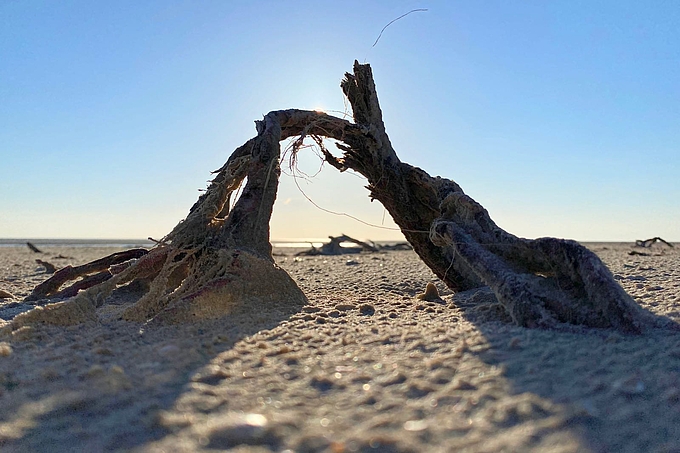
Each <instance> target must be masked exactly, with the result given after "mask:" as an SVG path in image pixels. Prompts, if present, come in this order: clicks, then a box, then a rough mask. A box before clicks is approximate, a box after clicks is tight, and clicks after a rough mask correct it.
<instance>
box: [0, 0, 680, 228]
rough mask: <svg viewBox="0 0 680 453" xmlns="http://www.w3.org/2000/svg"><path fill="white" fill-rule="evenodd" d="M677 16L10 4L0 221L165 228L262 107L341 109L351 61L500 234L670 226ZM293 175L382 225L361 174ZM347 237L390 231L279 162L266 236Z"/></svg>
mask: <svg viewBox="0 0 680 453" xmlns="http://www.w3.org/2000/svg"><path fill="white" fill-rule="evenodd" d="M415 8H427V9H428V11H427V12H416V13H412V14H410V15H408V16H406V17H404V18H402V19H400V20H398V21H396V22H394V23H393V24H392V25H390V26H389V27H388V28H387V29H386V30H385V31H384V33H383V35H382V37H381V38H380V41H379V42H378V43H377V45H375V47H372V45H373V43H374V41H375V40H376V38H377V37H378V34H379V33H380V31H381V29H382V28H383V27H384V26H385V25H386V24H387V23H388V22H390V21H391V20H393V19H395V18H397V17H398V16H400V15H402V14H404V13H406V12H408V11H410V10H412V9H415ZM679 24H680V2H676V1H655V2H638V1H628V0H616V1H598V2H591V1H551V2H544V1H537V0H536V1H524V2H507V1H488V2H478V1H426V0H422V1H412V0H403V1H402V0H391V1H367V0H361V1H355V0H349V1H344V2H336V1H251V2H246V1H226V0H225V1H171V0H167V1H160V0H159V1H152V0H148V1H141V2H140V1H116V2H91V1H77V0H76V1H62V2H50V1H31V0H26V1H9V0H8V1H3V2H0V238H145V237H148V236H151V237H155V238H160V237H162V236H164V235H165V234H166V233H168V232H169V231H170V230H171V229H172V227H173V226H174V225H175V224H176V223H177V222H178V221H180V220H181V219H182V218H183V217H184V216H185V215H186V213H187V212H188V209H189V208H190V207H191V205H192V204H193V203H194V202H195V201H196V199H197V197H198V196H199V195H200V192H199V189H204V188H205V187H206V185H207V184H206V183H207V181H208V179H209V178H210V171H211V170H214V169H217V168H219V167H220V166H221V165H222V164H223V163H224V161H226V159H227V158H228V157H229V155H230V153H231V152H232V151H233V150H234V149H235V148H236V147H238V146H240V145H241V144H243V143H244V142H245V141H246V140H247V139H249V138H250V137H252V136H254V135H255V133H256V132H255V128H254V123H253V121H254V120H257V119H260V118H261V117H262V115H264V114H266V113H267V112H269V111H271V110H278V109H285V108H303V109H323V110H326V111H329V112H330V113H334V111H339V112H342V111H344V110H346V106H345V103H344V100H343V96H342V92H341V90H340V88H339V82H340V80H341V78H342V76H343V74H344V72H345V71H351V69H352V64H353V61H354V60H355V59H357V60H359V61H360V62H367V63H370V64H371V66H372V68H373V73H374V77H375V81H376V86H377V90H378V95H379V99H380V102H381V106H382V110H383V115H384V120H385V124H386V127H387V132H388V134H389V135H390V137H391V141H392V144H393V146H394V148H395V149H396V151H397V153H398V155H399V157H400V158H401V159H402V160H403V161H405V162H408V163H411V164H413V165H416V166H419V167H421V168H423V169H424V170H426V171H427V172H429V173H430V174H432V175H441V176H444V177H447V178H450V179H453V180H455V181H456V182H458V183H459V184H460V185H461V186H462V187H463V189H464V190H465V192H466V193H467V194H469V195H470V196H472V197H473V198H475V199H476V200H477V201H479V202H480V203H482V204H483V205H484V206H485V207H486V208H487V210H488V211H489V213H490V215H491V217H492V218H493V219H494V220H495V221H496V223H497V224H499V226H501V227H502V228H504V229H506V230H507V231H509V232H511V233H513V234H516V235H519V236H523V237H540V236H556V237H568V238H574V239H577V240H583V241H587V240H590V241H601V240H613V241H630V240H634V239H645V238H648V237H653V236H661V237H663V238H665V239H667V240H671V241H680V203H679V201H680V182H678V174H679V173H680V165H679V164H678V157H679V156H680V26H679ZM335 114H338V115H340V114H341V113H335ZM300 159H301V162H300V167H301V169H302V170H305V171H306V172H307V173H314V172H315V170H316V168H317V167H318V165H319V161H318V158H316V157H315V156H314V154H313V153H312V152H311V151H309V150H308V151H307V152H305V153H302V155H301V156H300ZM298 182H299V185H300V186H301V187H302V189H303V190H304V192H305V193H306V195H307V196H308V197H309V198H311V199H312V200H314V202H315V203H317V204H318V205H319V206H322V207H324V208H326V209H329V210H333V211H337V212H344V213H347V214H350V215H352V216H354V217H357V218H360V219H362V220H363V221H365V222H368V223H372V224H377V225H383V226H385V227H393V226H394V225H393V224H392V223H391V222H390V220H389V215H385V212H384V209H383V208H382V207H381V206H380V205H379V204H378V203H377V202H374V203H371V202H370V201H369V199H368V191H367V190H365V189H364V188H363V186H364V185H365V181H364V180H363V179H361V178H359V177H358V176H356V175H353V174H349V173H347V174H339V173H338V172H337V171H335V170H334V169H333V168H330V167H329V166H325V167H324V168H323V170H322V172H321V173H320V174H318V175H316V176H315V177H313V178H310V179H309V180H298ZM341 233H346V234H349V235H351V236H355V237H357V238H364V239H365V238H369V239H374V240H391V239H400V238H401V236H400V233H398V232H397V231H394V230H390V229H381V228H375V227H369V226H366V225H364V224H362V223H359V222H357V221H356V220H353V219H351V218H349V217H343V216H336V215H333V214H329V213H326V212H323V211H321V210H319V209H318V208H316V207H315V206H314V205H312V204H311V203H310V202H309V201H308V200H307V199H306V198H305V196H304V195H303V194H302V193H300V191H299V190H298V188H297V187H296V185H295V183H294V181H293V178H292V177H290V176H283V177H282V182H281V187H280V192H279V196H278V201H277V204H276V206H275V212H274V216H273V219H272V238H273V239H285V238H323V237H326V236H328V235H339V234H341Z"/></svg>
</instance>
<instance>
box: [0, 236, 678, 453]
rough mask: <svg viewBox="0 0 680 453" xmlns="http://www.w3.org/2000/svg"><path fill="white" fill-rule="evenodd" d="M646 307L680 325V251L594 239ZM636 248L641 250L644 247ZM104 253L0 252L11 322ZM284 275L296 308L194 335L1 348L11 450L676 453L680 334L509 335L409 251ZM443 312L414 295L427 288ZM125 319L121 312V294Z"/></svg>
mask: <svg viewBox="0 0 680 453" xmlns="http://www.w3.org/2000/svg"><path fill="white" fill-rule="evenodd" d="M587 245H588V246H589V247H590V248H591V249H592V250H594V251H595V252H596V253H597V254H598V255H599V256H600V257H601V258H602V259H603V260H604V262H605V263H606V264H607V265H608V266H609V267H610V269H611V270H612V272H613V273H614V275H615V278H616V279H617V280H618V281H619V282H620V283H621V285H622V286H623V287H624V288H625V289H626V290H627V291H628V292H629V294H631V295H632V296H633V297H634V298H635V299H636V300H637V301H638V303H640V305H642V306H643V307H644V308H646V309H647V310H649V311H651V312H653V313H655V314H657V315H662V316H665V317H668V318H670V319H672V320H674V321H675V322H680V252H679V251H678V249H677V247H676V248H668V247H667V246H664V245H663V244H659V245H655V246H654V247H652V248H650V249H644V250H642V251H644V252H645V253H648V256H641V255H629V252H630V251H631V250H633V248H632V246H631V244H616V243H602V244H587ZM637 250H640V249H637ZM115 251H117V249H115V248H112V247H46V248H45V250H44V252H45V253H43V254H41V255H38V254H36V253H33V252H31V251H30V250H29V249H28V248H27V247H25V246H16V247H3V248H0V290H3V291H6V292H8V293H11V294H12V295H13V296H14V297H13V298H5V299H0V317H2V318H3V319H4V321H0V323H2V322H6V321H8V320H9V319H11V317H12V316H14V315H16V313H18V312H20V311H22V310H25V309H26V308H27V306H26V305H24V304H22V303H20V302H21V301H22V299H23V298H24V297H25V296H26V295H28V294H29V293H30V291H31V289H32V288H33V287H34V286H35V285H36V284H38V283H40V282H41V281H44V280H45V279H46V278H47V277H48V276H47V275H46V274H45V273H44V269H43V268H42V267H41V266H39V265H37V264H36V263H35V259H36V258H40V259H43V260H45V261H49V262H51V263H53V264H55V265H56V266H57V267H62V266H64V265H66V264H82V263H85V262H88V261H91V260H93V259H96V258H100V257H102V256H104V255H108V254H110V253H113V252H115ZM275 252H276V256H275V258H276V262H277V263H278V264H279V265H280V266H281V267H283V268H284V269H285V270H286V271H288V272H289V273H290V275H291V276H292V277H293V278H294V279H295V281H296V282H297V283H298V285H299V286H300V287H301V288H302V289H303V290H304V292H305V294H306V296H307V298H308V302H307V303H306V304H305V305H300V306H292V305H288V306H283V307H275V308H268V307H261V306H260V307H251V308H250V309H245V310H241V311H239V312H237V313H234V314H233V315H232V316H230V317H227V318H224V319H220V320H214V321H203V322H200V323H194V324H187V325H170V326H143V325H140V324H135V323H128V322H123V321H120V320H117V319H116V317H115V316H109V317H107V316H106V310H109V311H111V312H112V313H113V312H115V310H116V307H111V306H109V307H107V306H105V307H102V308H101V309H100V311H102V313H101V315H102V316H100V318H101V319H102V321H100V322H98V323H90V324H85V325H79V326H69V327H55V326H41V327H33V328H23V329H20V330H17V331H15V332H14V333H13V334H11V335H5V336H4V337H2V338H0V450H2V451H3V452H43V451H44V452H73V451H87V452H98V451H133V452H188V451H225V450H230V449H231V450H230V451H239V452H268V451H275V452H284V451H286V452H316V451H329V452H334V453H339V452H355V451H358V452H449V451H451V452H454V451H455V452H501V451H507V452H516V451H536V452H617V453H618V452H680V332H678V331H671V330H667V329H656V330H652V331H649V332H647V333H645V334H643V335H639V336H626V335H622V334H619V333H616V332H613V331H610V330H598V329H585V328H583V329H578V330H576V329H575V330H574V331H573V332H555V331H546V330H535V329H526V328H521V327H517V326H515V325H513V324H512V323H511V321H510V319H509V317H508V316H507V315H505V313H504V311H503V310H502V308H501V307H500V306H499V305H498V304H497V302H496V301H495V298H494V296H493V294H492V293H490V292H489V290H487V289H484V288H482V289H478V290H474V291H467V292H464V293H458V294H453V293H451V291H449V290H447V289H446V288H445V287H444V286H443V285H442V284H441V282H438V281H437V280H436V278H435V276H434V275H433V274H432V272H431V271H430V270H429V269H428V268H427V267H426V266H425V265H424V264H423V263H422V262H421V261H420V260H419V259H418V258H417V257H416V255H415V254H414V253H413V252H410V251H393V252H385V253H366V254H358V255H345V256H325V257H324V256H319V257H301V258H296V257H294V256H293V255H292V253H291V249H277V250H275ZM430 281H433V282H435V284H436V285H437V286H438V288H439V291H440V294H441V300H439V301H434V302H425V301H422V300H420V299H418V298H417V297H416V296H417V295H418V294H419V293H422V292H423V291H424V289H425V286H426V284H427V283H428V282H430ZM120 296H121V297H117V298H116V299H115V301H114V302H113V305H125V304H129V303H130V300H128V299H126V297H125V293H121V294H120Z"/></svg>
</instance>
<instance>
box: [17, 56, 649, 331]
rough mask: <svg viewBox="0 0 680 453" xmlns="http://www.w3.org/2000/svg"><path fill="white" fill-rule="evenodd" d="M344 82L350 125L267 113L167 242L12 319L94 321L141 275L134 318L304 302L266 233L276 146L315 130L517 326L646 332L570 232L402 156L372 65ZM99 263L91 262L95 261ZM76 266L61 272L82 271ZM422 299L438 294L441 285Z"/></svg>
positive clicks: (316, 116)
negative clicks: (528, 230)
mask: <svg viewBox="0 0 680 453" xmlns="http://www.w3.org/2000/svg"><path fill="white" fill-rule="evenodd" d="M341 88H342V90H343V93H344V94H345V96H347V98H348V100H349V102H350V104H351V106H352V110H353V116H354V122H353V123H352V122H349V121H347V120H344V119H341V118H336V117H333V116H330V115H327V114H325V113H321V112H316V111H305V110H279V111H272V112H270V113H268V114H267V115H265V117H264V118H263V119H262V120H261V121H257V122H256V129H257V136H255V137H254V138H252V139H250V140H248V141H247V142H246V143H245V144H243V145H242V146H240V147H239V148H237V149H236V150H235V151H234V152H233V153H232V155H231V156H230V157H229V159H228V160H227V162H226V163H225V164H224V166H223V167H222V168H220V169H219V170H218V171H216V172H215V174H216V176H215V178H214V179H213V180H212V182H211V184H210V186H209V187H208V189H207V190H206V192H205V193H204V194H203V195H202V196H201V197H200V198H199V199H198V201H197V202H196V203H195V204H194V206H193V207H192V208H191V209H190V211H189V214H188V216H187V217H186V219H185V220H183V221H182V222H180V223H179V224H178V225H177V226H176V227H175V228H174V229H173V230H172V231H171V232H170V233H169V234H168V235H167V236H166V237H164V238H163V239H162V240H161V241H159V243H158V245H157V246H155V247H154V248H153V249H151V250H150V251H149V252H148V253H145V254H143V255H140V256H136V257H134V258H132V259H128V260H125V261H119V262H116V263H109V264H108V266H106V267H105V268H103V269H99V271H100V272H101V273H103V274H102V275H99V274H94V275H99V277H95V276H91V278H92V279H93V280H92V281H90V282H87V283H83V281H84V280H85V279H83V280H80V281H79V282H75V283H73V284H71V286H69V287H68V288H66V290H69V291H75V292H78V291H80V292H79V293H78V294H77V296H76V297H74V298H72V299H69V300H67V301H65V302H61V303H60V304H61V305H59V304H52V305H47V306H45V307H44V309H43V310H42V311H41V312H39V314H38V313H36V314H31V312H28V313H25V314H24V315H21V316H18V317H17V318H16V320H15V321H16V323H15V324H16V325H15V328H16V327H18V326H19V325H24V324H26V322H28V321H27V320H28V319H29V318H30V319H33V318H37V319H39V322H46V323H49V322H51V320H53V319H54V320H56V319H59V323H62V322H66V321H64V320H68V319H73V320H74V322H81V321H82V320H87V319H91V318H92V316H91V315H92V314H93V313H95V311H96V309H97V308H98V307H101V306H102V305H104V304H106V303H107V300H108V298H109V297H110V296H111V294H112V292H113V291H114V290H116V289H117V288H120V287H123V286H131V285H136V287H142V288H145V294H144V295H142V297H141V298H140V299H139V300H138V301H137V302H136V303H135V304H134V305H132V306H131V307H128V308H127V309H126V310H125V311H124V313H123V318H124V319H127V320H130V321H136V322H145V321H148V320H157V321H159V322H160V321H165V322H182V321H186V320H189V319H203V318H211V317H220V316H225V315H228V314H229V313H231V312H232V311H233V310H234V309H235V307H240V308H243V309H252V310H257V307H258V306H261V304H283V305H286V304H290V305H291V306H293V305H298V304H300V303H301V301H304V300H305V296H304V294H303V293H302V291H301V290H300V289H299V288H298V287H297V285H296V284H295V283H294V282H293V280H292V279H291V278H290V277H289V276H288V275H287V274H286V273H285V272H284V271H283V270H281V269H279V268H278V267H277V266H276V264H275V263H274V260H273V259H272V255H271V250H272V246H271V244H270V242H269V221H270V218H271V214H272V208H273V205H274V201H275V199H276V192H277V188H278V181H279V176H280V172H281V170H280V166H279V159H280V154H281V150H280V145H279V142H280V141H281V140H284V139H286V138H289V137H298V138H297V139H296V140H295V142H294V144H293V151H292V152H293V153H297V152H299V151H300V149H301V148H302V143H303V140H304V138H305V137H311V138H313V139H314V141H315V142H316V143H317V144H319V146H320V147H321V151H322V155H323V158H324V159H325V160H326V162H328V163H329V164H331V165H332V166H333V167H335V168H336V169H338V170H339V171H345V170H348V169H351V170H353V171H356V172H357V173H359V174H361V175H362V176H364V177H365V178H366V179H367V180H368V186H367V188H368V190H369V193H370V198H371V199H376V200H378V201H379V202H381V203H382V204H383V205H384V207H385V208H386V209H387V211H388V212H389V213H390V215H391V216H392V218H393V219H394V221H395V222H396V223H397V225H398V226H399V227H400V229H401V231H402V233H403V234H404V236H405V237H406V239H407V240H408V242H409V243H410V245H411V246H412V247H413V250H414V251H415V252H416V253H417V254H418V256H419V257H420V258H421V259H422V260H423V261H424V262H425V264H427V266H429V267H430V269H432V271H433V272H434V273H435V274H436V275H437V276H438V277H439V278H440V279H442V281H443V282H444V283H445V284H446V285H447V286H448V287H449V288H451V289H452V290H454V291H463V290H468V289H472V288H478V287H481V286H489V287H490V288H491V290H492V291H493V292H494V294H495V295H496V298H497V299H498V301H499V302H500V304H501V305H502V306H503V307H504V309H505V310H506V311H507V313H508V314H509V315H510V316H511V317H512V319H513V321H514V322H515V323H516V324H518V325H521V326H525V327H559V326H561V325H564V324H578V325H585V326H590V327H604V328H615V329H619V330H621V331H625V332H631V333H638V332H641V331H642V330H643V329H644V328H645V327H647V326H650V325H652V324H653V323H654V320H652V319H651V315H650V314H649V313H647V312H644V311H643V310H642V309H641V308H640V307H639V306H638V305H637V304H636V303H635V302H634V301H633V299H632V298H631V297H630V296H629V295H628V294H626V293H625V291H624V290H623V289H622V288H621V286H619V284H618V283H617V282H616V281H615V280H614V278H613V276H612V275H611V273H610V272H609V270H608V269H607V268H606V266H605V265H604V264H603V263H602V262H601V261H600V259H599V258H598V257H597V256H596V255H595V254H594V253H592V252H590V251H589V250H587V249H586V248H584V247H583V246H581V245H579V244H578V243H576V242H573V241H567V240H561V239H553V238H542V239H537V240H528V239H522V238H518V237H516V236H513V235H511V234H509V233H507V232H506V231H504V230H502V229H501V228H499V227H498V226H497V225H496V224H495V223H494V222H493V221H492V220H491V218H490V216H489V214H488V212H487V211H486V210H485V209H484V208H483V207H482V206H481V205H479V204H478V203H477V202H476V201H474V200H473V199H472V198H470V197H469V196H467V195H466V194H465V193H464V192H463V190H462V188H461V187H460V186H459V185H458V184H456V183H455V182H454V181H452V180H449V179H445V178H441V177H432V176H430V175H429V174H428V173H426V172H425V171H423V170H421V169H419V168H417V167H413V166H411V165H409V164H406V163H403V162H401V161H400V160H399V158H398V157H397V154H396V152H395V151H394V149H393V148H392V145H391V143H390V139H389V137H388V135H387V133H386V131H385V125H384V123H383V120H382V112H381V110H380V106H379V103H378V96H377V92H376V89H375V84H374V82H373V75H372V72H371V68H370V66H369V65H367V64H365V65H361V64H359V63H358V62H355V64H354V73H353V74H349V73H348V74H346V75H345V79H344V80H343V81H342V83H341ZM322 138H331V139H334V140H336V141H337V142H339V143H338V145H337V146H338V148H339V149H340V150H341V151H342V155H341V156H340V157H338V156H335V155H333V154H332V153H330V152H329V151H328V150H327V149H325V148H324V147H323V145H322ZM242 185H243V188H242V192H241V193H240V196H239V197H238V200H237V201H236V202H235V203H234V204H233V206H232V198H235V197H236V194H237V190H239V188H240V187H241V186H242ZM362 246H363V245H362ZM93 264H94V263H90V264H89V265H86V266H91V267H92V268H96V267H97V266H92V265H93ZM100 264H101V263H100ZM102 265H103V264H102ZM62 271H63V269H62V270H60V271H58V272H57V273H56V274H55V277H56V276H57V275H58V274H60V273H61V272H62ZM70 272H71V273H70V274H69V272H67V271H65V272H64V273H63V274H62V275H61V277H60V278H62V277H64V276H67V277H69V278H68V279H66V280H69V279H70V278H71V277H73V275H76V274H78V275H77V276H78V277H81V276H82V274H79V273H78V272H76V273H73V271H70ZM66 274H68V275H66ZM104 277H105V279H104ZM53 278H54V277H53ZM96 278H102V279H104V281H96ZM51 280H52V279H51ZM66 280H63V281H57V280H56V279H55V280H52V283H51V286H50V285H47V286H49V288H47V290H46V288H45V287H42V288H41V287H40V285H39V287H38V288H36V290H35V291H34V293H33V294H32V295H31V296H29V297H32V298H34V300H39V299H41V298H42V299H45V298H49V297H54V296H55V295H60V296H62V295H64V296H65V295H67V293H65V292H64V291H66V290H62V289H60V287H61V285H62V284H64V283H66ZM265 281H266V282H267V283H266V284H265V283H263V282H265ZM90 283H93V284H92V285H90ZM88 286H89V287H88ZM82 289H84V291H81V290H82ZM435 291H436V288H435ZM425 296H427V297H434V296H433V292H432V290H431V288H430V291H429V295H428V292H427V291H426V293H425ZM67 306H68V307H72V310H73V313H71V314H73V316H72V317H69V316H70V315H69V316H67V314H68V313H70V312H69V309H67V308H65V307H67ZM88 307H89V308H88ZM62 315H63V316H62ZM32 317H33V318H32ZM22 319H23V321H21V320H22ZM20 321H21V322H20ZM34 321H35V319H34ZM22 322H23V324H22Z"/></svg>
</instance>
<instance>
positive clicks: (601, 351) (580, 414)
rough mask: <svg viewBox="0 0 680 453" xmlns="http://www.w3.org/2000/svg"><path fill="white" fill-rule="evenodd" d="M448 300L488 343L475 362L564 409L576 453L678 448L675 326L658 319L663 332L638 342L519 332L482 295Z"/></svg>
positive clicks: (679, 361) (590, 332)
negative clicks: (579, 449) (577, 440)
mask: <svg viewBox="0 0 680 453" xmlns="http://www.w3.org/2000/svg"><path fill="white" fill-rule="evenodd" d="M453 301H454V303H456V304H457V305H458V306H459V307H460V308H461V309H462V310H463V313H464V316H465V318H466V319H468V320H469V321H470V322H472V323H473V324H474V325H475V326H476V328H478V329H479V330H480V332H481V333H482V334H483V335H484V337H485V338H486V340H487V341H488V344H489V347H488V348H486V349H485V350H483V351H480V352H478V353H477V356H478V357H479V358H480V359H481V360H482V361H483V362H485V363H487V364H489V365H493V366H496V367H499V368H500V369H501V370H503V371H502V375H503V377H504V378H506V379H507V380H508V381H509V382H510V384H511V386H512V389H513V391H514V392H516V394H522V393H531V394H534V395H537V396H539V397H540V398H543V399H546V400H549V401H550V402H552V403H554V404H556V405H558V406H561V407H563V408H565V410H566V411H567V412H568V413H570V414H571V416H570V417H569V418H568V422H567V425H568V429H569V430H571V431H572V433H573V434H575V435H576V436H577V437H579V438H580V439H581V442H580V443H581V444H582V446H583V450H582V451H594V452H640V451H678V450H679V449H680V404H678V403H679V402H680V330H679V329H677V327H678V325H677V324H675V323H673V322H671V323H670V324H671V325H669V322H668V321H669V320H668V319H667V318H664V317H660V316H659V317H657V318H658V319H659V321H660V323H659V324H661V325H663V324H666V325H667V327H665V328H664V327H660V328H655V329H649V331H647V332H646V333H644V334H642V335H622V334H619V333H617V332H614V331H613V330H605V329H590V328H574V329H573V331H568V330H567V331H551V330H540V329H526V328H522V327H517V326H516V325H514V324H512V320H511V319H510V318H509V316H508V315H506V314H505V312H504V311H503V309H502V307H501V306H500V305H499V304H498V303H497V302H496V299H495V297H494V295H493V293H492V292H491V291H490V290H489V289H488V288H481V289H478V290H473V291H468V292H466V293H461V294H457V295H455V296H454V298H453ZM515 415H516V416H515V417H514V418H510V420H509V424H510V425H512V424H515V423H517V424H519V423H521V422H523V421H526V420H525V419H524V418H526V417H532V413H531V410H529V411H527V412H526V413H524V414H515ZM534 415H536V414H534ZM538 415H539V416H540V414H538ZM510 427H511V426H506V427H505V428H510Z"/></svg>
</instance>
